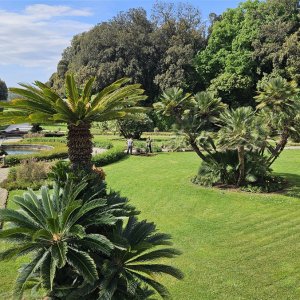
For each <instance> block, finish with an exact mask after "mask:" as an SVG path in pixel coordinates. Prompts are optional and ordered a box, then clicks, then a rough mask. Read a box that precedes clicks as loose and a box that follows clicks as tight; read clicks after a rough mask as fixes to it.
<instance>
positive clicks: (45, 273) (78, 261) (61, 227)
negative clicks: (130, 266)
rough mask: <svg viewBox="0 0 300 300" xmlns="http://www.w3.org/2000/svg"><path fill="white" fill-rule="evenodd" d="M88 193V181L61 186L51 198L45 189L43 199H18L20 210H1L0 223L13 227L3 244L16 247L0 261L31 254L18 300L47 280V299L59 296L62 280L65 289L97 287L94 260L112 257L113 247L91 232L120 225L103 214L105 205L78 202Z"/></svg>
mask: <svg viewBox="0 0 300 300" xmlns="http://www.w3.org/2000/svg"><path fill="white" fill-rule="evenodd" d="M85 188H86V182H84V181H83V182H82V183H80V184H76V186H75V184H74V183H73V182H70V181H69V182H67V184H66V185H65V188H64V189H63V190H61V189H60V188H58V187H57V186H56V187H55V188H54V191H53V194H52V195H51V194H50V192H49V190H48V189H47V188H46V187H43V188H42V189H41V197H40V198H39V197H38V196H36V194H34V193H33V192H32V191H31V190H29V191H28V192H27V193H25V194H24V195H23V196H22V197H19V196H16V197H15V198H14V202H15V203H16V204H18V205H19V206H20V208H21V209H20V210H18V211H16V210H12V209H7V208H6V209H2V210H0V221H1V222H8V224H7V228H6V229H4V230H2V231H1V232H0V238H1V239H5V240H7V241H9V242H11V243H13V246H12V247H11V248H9V249H8V250H5V251H3V252H1V253H0V260H5V259H13V258H16V257H20V256H23V255H27V254H29V253H31V254H32V259H31V261H30V262H28V263H27V264H25V265H24V266H23V267H22V269H21V271H20V273H19V276H18V277H17V280H16V284H15V289H14V299H21V298H22V294H23V291H24V289H25V287H26V285H27V284H28V282H29V281H30V280H32V279H34V278H41V279H42V281H41V284H42V286H43V288H45V289H46V290H47V291H48V295H51V294H52V293H57V291H56V289H57V287H58V286H59V285H62V282H59V281H60V280H62V281H63V283H64V284H66V283H68V281H70V280H71V282H69V284H70V285H71V284H72V285H73V287H76V286H78V285H80V284H82V283H86V282H87V283H90V284H93V283H94V282H95V281H96V280H97V279H98V278H99V275H98V272H97V267H96V263H95V261H94V259H93V258H92V256H93V255H95V254H102V255H109V254H110V252H111V251H112V249H113V248H114V245H113V244H112V242H110V241H109V240H108V239H107V238H106V237H105V236H104V235H102V234H99V233H90V234H89V233H87V230H88V229H89V227H91V226H94V225H102V226H103V225H112V224H115V222H116V218H115V217H114V216H113V215H112V214H111V213H110V212H109V210H108V209H104V208H105V207H106V200H104V199H94V198H90V199H89V201H86V202H83V201H82V200H79V199H78V195H79V194H80V193H81V191H83V190H84V189H85ZM8 226H9V227H8ZM66 273H68V276H65V274H66ZM62 274H63V276H61V275H62Z"/></svg>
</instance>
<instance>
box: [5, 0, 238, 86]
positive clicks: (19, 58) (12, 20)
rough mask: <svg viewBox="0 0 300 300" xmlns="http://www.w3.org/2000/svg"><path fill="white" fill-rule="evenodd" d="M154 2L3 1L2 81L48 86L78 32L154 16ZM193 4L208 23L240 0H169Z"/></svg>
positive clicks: (15, 84)
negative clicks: (120, 18)
mask: <svg viewBox="0 0 300 300" xmlns="http://www.w3.org/2000/svg"><path fill="white" fill-rule="evenodd" d="M155 2H156V1H155V0H140V1H137V0H65V1H63V0H48V1H46V0H0V79H2V80H4V81H5V82H6V84H7V86H8V87H13V86H17V84H18V83H20V82H25V83H32V82H33V81H35V80H39V81H42V82H46V81H47V80H48V79H49V77H50V76H51V74H52V73H53V72H55V71H56V66H57V63H58V61H59V60H60V58H61V54H62V52H63V50H64V49H65V48H66V47H68V46H69V45H70V42H71V39H72V37H73V36H74V35H75V34H78V33H81V32H84V31H87V30H89V29H90V28H92V27H93V26H95V25H96V24H98V23H100V22H102V21H107V20H109V19H111V18H112V17H113V16H115V15H116V14H118V13H119V12H120V11H127V10H128V9H129V8H136V7H143V8H144V9H146V11H147V13H148V14H149V15H150V14H151V8H152V6H153V4H154V3H155ZM165 2H172V3H179V2H184V3H189V4H192V5H193V6H195V7H196V8H198V9H199V10H200V11H201V13H202V16H203V19H204V20H205V19H207V17H208V15H209V13H210V12H215V13H217V14H221V13H222V12H223V11H225V10H226V9H227V8H234V7H236V6H237V5H238V3H239V2H241V0H189V1H185V0H183V1H182V0H180V1H177V0H170V1H165Z"/></svg>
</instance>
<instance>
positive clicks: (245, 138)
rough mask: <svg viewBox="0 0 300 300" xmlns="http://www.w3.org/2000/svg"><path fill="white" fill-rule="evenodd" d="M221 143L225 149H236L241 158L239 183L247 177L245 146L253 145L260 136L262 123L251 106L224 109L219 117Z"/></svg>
mask: <svg viewBox="0 0 300 300" xmlns="http://www.w3.org/2000/svg"><path fill="white" fill-rule="evenodd" d="M219 120H220V122H221V124H222V127H221V129H220V131H219V145H220V146H221V147H222V148H225V149H236V150H237V152H238V158H239V178H238V181H237V185H238V186H239V185H241V184H242V183H243V181H244V179H245V148H246V147H252V146H253V145H254V144H255V143H257V141H258V140H259V137H260V130H261V127H260V125H259V124H258V123H257V122H256V121H257V120H256V118H255V113H254V111H253V109H252V108H251V107H239V108H237V109H235V110H226V111H224V112H223V113H222V114H221V115H220V118H219Z"/></svg>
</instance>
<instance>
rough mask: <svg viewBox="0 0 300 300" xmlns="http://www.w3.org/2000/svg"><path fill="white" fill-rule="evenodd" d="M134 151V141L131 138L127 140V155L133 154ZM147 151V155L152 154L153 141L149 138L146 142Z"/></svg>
mask: <svg viewBox="0 0 300 300" xmlns="http://www.w3.org/2000/svg"><path fill="white" fill-rule="evenodd" d="M132 149H133V139H132V138H129V139H128V140H127V154H132ZM146 151H147V153H152V139H151V138H150V136H148V138H147V140H146Z"/></svg>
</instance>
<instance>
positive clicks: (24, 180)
mask: <svg viewBox="0 0 300 300" xmlns="http://www.w3.org/2000/svg"><path fill="white" fill-rule="evenodd" d="M50 168H51V164H49V163H45V162H41V161H37V160H36V159H34V158H31V159H28V160H23V161H22V162H21V164H20V165H19V166H17V167H13V168H11V169H10V170H9V174H8V177H7V179H6V180H4V181H3V182H2V184H1V187H3V188H5V189H7V190H9V191H10V190H16V189H27V188H28V187H30V188H31V189H33V190H37V189H39V188H40V187H41V186H42V185H43V184H45V182H46V179H47V174H48V172H49V170H50Z"/></svg>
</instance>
